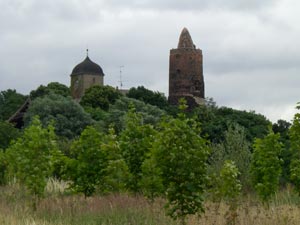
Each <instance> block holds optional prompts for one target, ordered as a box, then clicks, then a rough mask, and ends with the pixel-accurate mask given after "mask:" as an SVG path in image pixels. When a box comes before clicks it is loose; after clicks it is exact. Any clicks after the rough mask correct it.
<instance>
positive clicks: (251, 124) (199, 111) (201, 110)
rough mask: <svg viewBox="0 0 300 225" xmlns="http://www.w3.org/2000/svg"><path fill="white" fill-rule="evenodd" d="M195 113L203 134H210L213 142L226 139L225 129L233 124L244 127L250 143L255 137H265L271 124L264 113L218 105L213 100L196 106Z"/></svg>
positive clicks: (209, 137) (209, 136)
mask: <svg viewBox="0 0 300 225" xmlns="http://www.w3.org/2000/svg"><path fill="white" fill-rule="evenodd" d="M193 113H194V115H196V116H197V120H198V121H199V122H200V123H201V127H202V134H203V135H208V139H209V140H210V141H211V142H213V143H221V142H222V141H223V140H224V138H225V137H224V134H225V131H226V130H228V128H229V127H230V126H231V124H238V125H240V126H242V127H244V128H245V135H246V138H247V140H248V141H249V142H250V143H252V142H253V140H254V138H263V137H264V136H265V135H266V134H267V133H268V127H269V125H270V124H271V122H270V121H268V120H267V119H266V117H265V116H263V115H260V114H256V113H255V112H253V111H250V112H247V111H241V110H236V109H232V108H227V107H217V106H216V105H215V103H214V102H212V101H211V100H210V102H208V103H207V105H202V106H199V107H198V108H196V109H195V110H194V111H193Z"/></svg>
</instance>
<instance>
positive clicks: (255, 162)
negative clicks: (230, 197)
mask: <svg viewBox="0 0 300 225" xmlns="http://www.w3.org/2000/svg"><path fill="white" fill-rule="evenodd" d="M279 138H280V135H279V134H274V133H273V131H270V133H269V134H268V135H267V136H266V137H265V138H263V139H260V138H257V139H256V140H255V142H254V151H253V158H252V162H251V175H252V182H253V185H254V188H255V190H256V191H257V193H258V195H259V197H260V198H261V199H262V200H263V201H268V200H269V198H270V196H271V195H273V194H275V192H276V191H277V189H278V184H279V178H280V175H281V171H282V169H281V164H282V160H281V159H280V158H279V156H280V153H281V151H282V143H281V142H280V141H279Z"/></svg>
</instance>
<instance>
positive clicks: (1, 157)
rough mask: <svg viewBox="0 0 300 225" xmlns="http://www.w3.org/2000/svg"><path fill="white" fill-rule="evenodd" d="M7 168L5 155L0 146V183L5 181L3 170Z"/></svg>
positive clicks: (2, 183)
mask: <svg viewBox="0 0 300 225" xmlns="http://www.w3.org/2000/svg"><path fill="white" fill-rule="evenodd" d="M6 168H7V162H6V157H5V154H4V151H3V150H2V149H1V148H0V185H4V184H5V183H6V179H5V172H6Z"/></svg>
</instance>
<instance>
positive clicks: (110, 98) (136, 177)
mask: <svg viewBox="0 0 300 225" xmlns="http://www.w3.org/2000/svg"><path fill="white" fill-rule="evenodd" d="M69 95H70V92H69V88H67V87H66V86H65V85H62V84H59V83H56V82H54V83H50V84H48V85H47V86H43V85H41V86H40V87H39V88H37V89H36V90H34V91H32V92H31V94H30V96H31V98H32V99H33V100H32V102H31V104H30V105H29V108H28V110H27V112H26V114H25V117H24V119H25V127H23V129H21V130H17V129H16V128H14V127H13V125H12V124H9V123H7V122H4V121H5V120H6V119H7V118H8V117H10V116H11V115H12V114H13V113H15V112H16V110H17V109H18V108H19V107H20V106H21V105H22V104H23V103H24V101H25V100H26V96H23V95H21V94H18V93H17V92H16V91H15V90H10V89H9V90H6V91H2V92H1V93H0V185H3V184H5V183H7V181H10V180H12V179H15V180H16V182H17V183H19V184H21V185H22V186H23V187H24V189H26V191H27V193H29V194H31V195H34V196H37V197H39V198H40V197H43V193H44V189H45V184H46V180H47V178H49V177H53V176H55V177H57V178H59V179H63V180H64V181H65V182H66V183H68V184H69V187H70V190H72V192H71V193H83V194H84V195H85V196H86V197H88V196H91V195H94V194H100V195H102V194H107V193H120V192H127V193H128V192H130V193H133V194H143V195H145V196H146V197H147V198H148V199H150V200H151V201H153V200H154V199H155V198H157V197H159V198H164V199H165V200H166V201H167V203H168V204H167V209H168V214H169V215H170V216H171V217H172V218H175V219H181V221H182V223H184V221H185V217H186V216H187V215H189V214H195V213H201V212H202V211H203V210H204V207H203V201H204V197H207V198H211V199H212V200H218V201H221V200H222V201H223V200H224V201H225V202H226V203H227V204H229V207H228V209H229V211H228V214H227V216H228V220H227V221H228V224H234V221H235V218H236V213H237V208H238V200H237V198H238V197H239V196H240V194H241V193H240V192H241V188H242V189H243V193H248V192H249V190H250V191H251V190H255V191H256V193H257V194H258V196H259V197H260V198H261V200H262V201H263V202H268V201H269V200H270V199H271V197H272V195H274V193H276V192H277V190H278V187H279V184H280V185H282V186H283V187H284V186H285V185H290V184H292V188H293V189H294V190H296V191H297V192H298V193H300V188H299V187H300V141H299V140H300V114H299V113H296V114H295V116H294V120H293V121H292V124H290V123H289V122H287V121H284V120H278V121H277V122H276V123H274V124H273V125H272V129H270V128H271V123H270V121H268V120H267V119H266V118H265V117H264V116H262V115H260V114H256V113H255V112H246V111H240V110H235V109H231V108H227V107H218V106H216V104H215V103H214V102H213V100H212V99H208V100H207V102H206V105H202V106H199V107H197V108H195V109H194V110H192V111H188V110H186V107H185V105H184V104H181V105H180V107H179V108H180V109H176V110H174V108H173V107H171V106H169V105H168V102H167V101H166V98H165V97H164V96H163V95H161V94H160V93H158V92H152V91H150V90H147V89H146V88H144V87H138V88H132V89H131V90H130V91H129V94H128V96H127V97H125V96H122V95H121V94H120V93H119V92H118V91H117V90H115V89H114V88H112V87H109V86H103V87H100V86H93V87H92V88H90V89H88V90H87V92H86V94H85V95H84V97H83V98H82V100H81V102H80V104H79V103H77V102H76V101H74V100H72V99H71V97H70V96H69ZM299 108H300V107H299V106H298V109H299ZM36 116H38V117H39V119H38V118H37V117H36ZM208 177H209V178H210V179H208ZM250 178H251V179H250ZM251 181H252V182H251Z"/></svg>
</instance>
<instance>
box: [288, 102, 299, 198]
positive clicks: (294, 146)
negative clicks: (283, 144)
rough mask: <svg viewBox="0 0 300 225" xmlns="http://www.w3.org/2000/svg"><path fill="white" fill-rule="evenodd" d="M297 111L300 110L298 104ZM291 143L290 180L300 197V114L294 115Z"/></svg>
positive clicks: (290, 134)
mask: <svg viewBox="0 0 300 225" xmlns="http://www.w3.org/2000/svg"><path fill="white" fill-rule="evenodd" d="M296 108H297V109H300V104H299V103H298V106H297V107H296ZM289 136H290V142H291V155H292V157H291V159H292V160H291V163H290V178H291V181H292V183H293V184H294V185H295V190H296V191H297V192H298V194H299V195H300V113H296V114H295V115H294V119H293V124H292V126H291V128H290V132H289Z"/></svg>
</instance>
